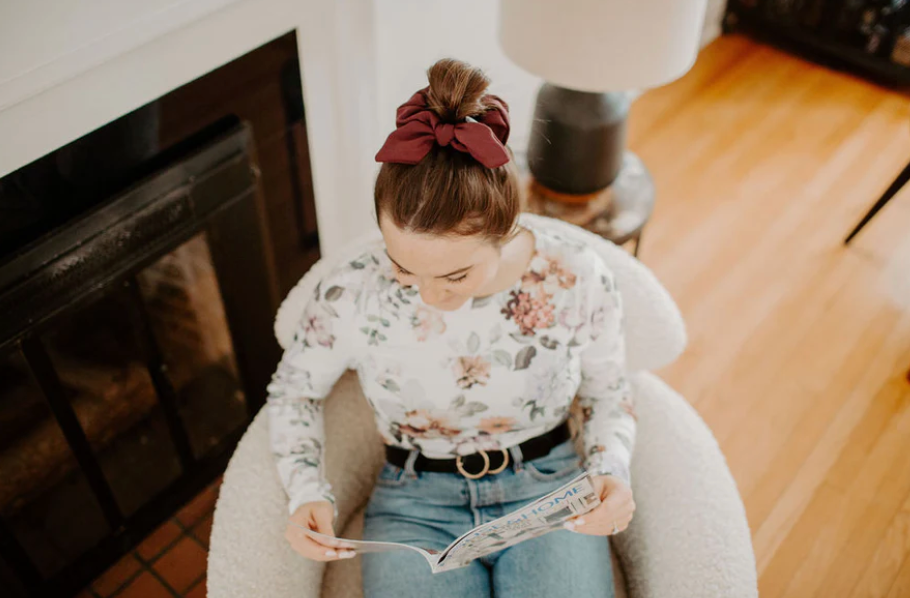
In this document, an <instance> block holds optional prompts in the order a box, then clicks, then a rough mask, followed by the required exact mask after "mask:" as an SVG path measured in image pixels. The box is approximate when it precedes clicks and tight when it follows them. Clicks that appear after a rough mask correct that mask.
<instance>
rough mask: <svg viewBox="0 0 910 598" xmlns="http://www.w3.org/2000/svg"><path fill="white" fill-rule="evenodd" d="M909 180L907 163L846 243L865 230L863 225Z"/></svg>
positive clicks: (909, 174)
mask: <svg viewBox="0 0 910 598" xmlns="http://www.w3.org/2000/svg"><path fill="white" fill-rule="evenodd" d="M907 181H910V164H907V165H906V166H905V167H904V170H902V171H901V173H900V174H899V175H897V178H896V179H894V182H893V183H891V186H890V187H888V189H887V190H886V191H885V193H884V195H882V196H881V197H880V198H878V201H877V202H875V205H873V206H872V208H871V209H870V210H869V211H868V212H867V213H866V215H865V216H863V219H862V220H860V222H859V224H857V225H856V227H855V228H854V229H853V230H852V231H851V232H850V234H849V235H848V236H847V238H846V239H845V240H844V245H849V244H850V241H852V240H853V237H855V236H856V235H857V234H859V231H861V230H863V227H864V226H866V224H868V223H869V221H870V220H872V217H873V216H875V215H876V214H877V213H878V211H879V210H881V209H882V208H883V207H885V204H887V203H888V202H889V201H891V198H892V197H894V196H895V195H897V192H898V191H900V190H901V187H903V186H904V185H906V184H907Z"/></svg>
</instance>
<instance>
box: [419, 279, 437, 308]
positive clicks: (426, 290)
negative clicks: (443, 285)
mask: <svg viewBox="0 0 910 598" xmlns="http://www.w3.org/2000/svg"><path fill="white" fill-rule="evenodd" d="M418 290H419V291H420V298H421V299H423V302H424V303H426V304H427V305H435V304H436V303H439V302H440V301H441V300H442V297H443V292H442V290H441V289H438V288H436V287H434V286H432V285H423V284H422V285H420V286H418Z"/></svg>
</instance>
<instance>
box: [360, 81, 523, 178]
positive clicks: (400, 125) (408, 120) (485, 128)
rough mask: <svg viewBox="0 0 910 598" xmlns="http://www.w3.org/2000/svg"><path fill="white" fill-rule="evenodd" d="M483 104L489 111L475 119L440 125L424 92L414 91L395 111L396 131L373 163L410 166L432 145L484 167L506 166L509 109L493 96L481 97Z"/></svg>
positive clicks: (428, 151)
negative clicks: (459, 154)
mask: <svg viewBox="0 0 910 598" xmlns="http://www.w3.org/2000/svg"><path fill="white" fill-rule="evenodd" d="M484 101H485V102H486V103H487V104H491V105H493V108H492V109H490V110H488V111H487V112H485V113H484V114H483V115H481V116H478V117H476V120H474V119H471V120H467V121H465V122H461V123H457V124H452V123H444V122H441V121H440V118H439V116H438V115H437V114H436V113H435V112H433V111H432V110H430V109H429V108H427V89H422V90H420V91H418V92H417V93H415V94H414V95H413V96H411V99H410V100H408V101H407V102H405V103H404V104H402V105H401V106H400V107H399V108H398V117H397V118H396V120H395V124H396V126H397V128H396V129H395V130H394V131H392V134H391V135H389V137H388V139H386V142H385V144H383V146H382V148H381V149H380V150H379V153H378V154H376V161H377V162H391V163H394V164H411V165H414V164H417V163H418V162H420V161H421V160H423V159H424V158H425V157H426V155H427V154H428V153H430V150H431V149H432V148H433V145H434V144H436V145H441V146H443V147H445V146H450V147H452V148H453V149H455V150H457V151H459V152H465V153H467V154H471V157H473V158H474V159H475V160H477V161H478V162H480V163H481V164H483V165H484V166H486V167H487V168H497V167H499V166H502V165H503V164H507V163H508V162H509V160H510V159H511V156H510V155H509V151H508V150H507V149H506V146H505V144H506V142H507V141H508V140H509V106H508V104H506V103H505V102H504V101H503V100H501V99H500V98H498V97H497V96H494V95H487V96H484Z"/></svg>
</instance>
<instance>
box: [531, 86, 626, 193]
mask: <svg viewBox="0 0 910 598" xmlns="http://www.w3.org/2000/svg"><path fill="white" fill-rule="evenodd" d="M628 113H629V95H628V94H627V93H626V92H609V93H590V92H584V91H575V90H571V89H566V88H564V87H559V86H557V85H552V84H550V83H544V84H543V85H542V86H541V88H540V91H539V92H538V94H537V107H536V109H535V114H534V122H533V125H532V128H531V139H530V142H529V144H528V168H529V170H530V171H531V174H532V175H533V176H534V180H535V181H536V183H537V184H538V185H539V186H541V187H542V189H543V190H547V191H549V192H551V195H552V199H555V200H557V201H563V202H568V203H584V202H586V201H588V200H591V199H594V198H595V197H596V195H597V194H598V193H599V192H600V191H602V190H603V189H605V188H606V187H608V186H609V185H610V184H611V183H613V181H614V180H615V179H616V177H617V176H619V172H620V169H621V168H622V164H623V152H624V151H625V144H626V117H627V116H628Z"/></svg>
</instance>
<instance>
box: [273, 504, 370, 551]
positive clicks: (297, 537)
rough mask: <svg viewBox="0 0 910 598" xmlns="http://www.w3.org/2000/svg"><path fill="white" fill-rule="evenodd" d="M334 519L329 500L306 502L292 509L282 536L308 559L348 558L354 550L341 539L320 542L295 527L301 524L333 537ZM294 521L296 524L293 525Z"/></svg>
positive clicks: (333, 510)
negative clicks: (326, 542)
mask: <svg viewBox="0 0 910 598" xmlns="http://www.w3.org/2000/svg"><path fill="white" fill-rule="evenodd" d="M334 519H335V507H333V506H332V503H330V502H329V501H327V500H320V501H316V502H308V503H306V504H303V505H300V507H299V508H298V509H297V510H296V511H294V514H293V515H291V518H290V521H289V522H288V528H287V531H286V532H285V533H284V537H285V538H286V539H287V541H288V543H289V544H290V545H291V548H293V549H294V550H296V551H297V552H299V553H300V554H302V555H303V556H305V557H306V558H308V559H312V560H314V561H335V560H338V559H349V558H351V557H353V556H354V551H353V550H350V547H349V546H346V545H344V544H343V543H342V542H341V541H336V542H333V543H332V544H333V545H326V544H322V543H320V542H319V541H317V540H316V539H315V538H312V537H310V536H308V535H307V534H306V532H304V531H303V530H302V529H300V528H299V527H297V525H302V526H303V527H305V528H308V529H311V530H313V531H316V532H319V533H320V534H325V535H327V536H333V537H334V536H335V530H334V529H332V522H333V521H334ZM295 523H296V524H297V525H294V524H295Z"/></svg>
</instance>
